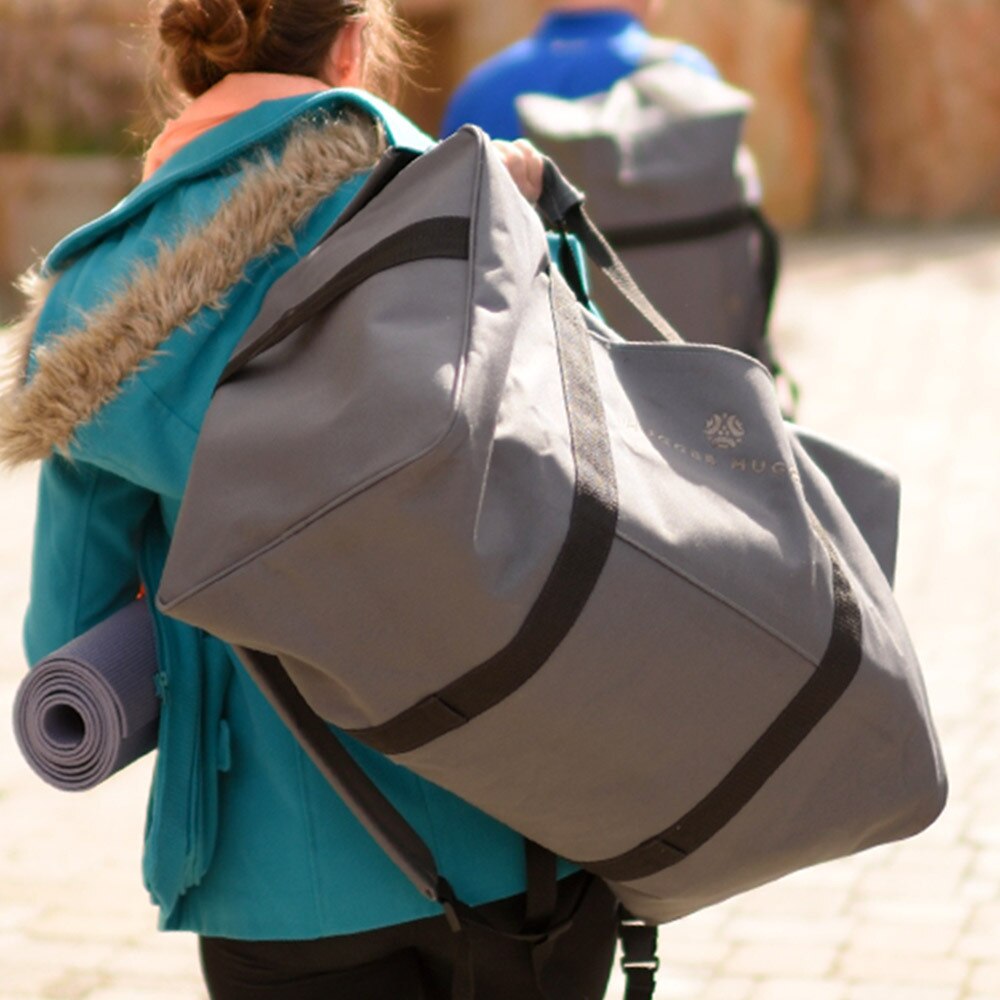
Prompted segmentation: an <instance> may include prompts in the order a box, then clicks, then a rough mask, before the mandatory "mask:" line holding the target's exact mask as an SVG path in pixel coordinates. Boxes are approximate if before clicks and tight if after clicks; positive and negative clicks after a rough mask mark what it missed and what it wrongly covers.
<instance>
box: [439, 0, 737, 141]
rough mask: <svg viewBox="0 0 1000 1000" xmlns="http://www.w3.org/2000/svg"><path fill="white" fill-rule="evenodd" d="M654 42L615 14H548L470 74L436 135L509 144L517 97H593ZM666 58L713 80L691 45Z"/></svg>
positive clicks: (516, 129)
mask: <svg viewBox="0 0 1000 1000" xmlns="http://www.w3.org/2000/svg"><path fill="white" fill-rule="evenodd" d="M653 44H654V39H653V36H652V35H650V34H649V33H648V32H647V31H646V30H645V29H644V28H643V26H642V24H641V23H640V21H639V20H638V19H637V18H635V17H633V16H632V15H631V14H628V13H624V12H622V11H615V10H595V11H561V12H553V13H549V14H547V15H546V16H545V17H544V18H542V21H541V23H540V24H539V25H538V28H537V29H536V30H535V32H534V34H532V35H530V36H529V37H527V38H524V39H521V41H519V42H515V43H514V44H513V45H511V46H509V47H508V48H506V49H504V50H503V51H502V52H498V53H497V54H496V55H495V56H493V57H492V58H491V59H488V60H486V62H484V63H482V64H480V65H479V66H477V67H476V68H475V69H474V70H473V71H472V72H471V73H470V74H469V76H468V77H467V78H466V79H465V80H464V81H463V82H462V84H461V85H460V86H459V87H458V89H457V90H456V91H455V93H454V94H453V95H452V98H451V100H450V102H449V104H448V108H447V110H446V111H445V116H444V122H443V123H442V126H441V134H442V135H451V133H452V132H454V131H455V129H457V128H460V127H461V126H462V125H464V124H467V123H471V124H473V125H478V126H479V127H480V128H481V129H483V130H484V131H485V132H487V133H489V134H490V135H491V136H493V138H494V139H516V138H517V137H518V136H519V135H521V125H520V122H519V121H518V117H517V108H516V107H515V104H514V102H515V100H516V99H517V97H518V96H520V95H521V94H527V93H538V94H552V95H553V96H556V97H565V98H575V97H585V96H586V95H588V94H597V93H600V92H601V91H604V90H607V89H608V88H609V87H611V85H612V84H614V83H615V82H616V81H617V80H619V79H621V78H622V77H623V76H625V75H626V74H628V73H631V72H632V70H634V69H636V68H637V67H638V65H639V64H640V62H642V61H643V60H644V59H646V58H647V57H648V55H649V53H650V49H651V47H652V45H653ZM659 44H663V43H662V41H660V42H659ZM669 58H670V59H671V60H673V61H674V62H678V63H683V64H684V65H686V66H689V67H691V68H692V69H695V70H697V71H698V72H699V73H704V74H706V75H708V76H712V77H716V76H718V73H717V71H716V69H715V67H714V66H713V65H712V63H711V62H710V61H709V60H708V58H707V57H706V56H705V55H703V54H702V53H701V52H699V51H698V49H696V48H693V47H692V46H690V45H682V44H679V43H676V44H673V46H672V48H671V50H670V55H669Z"/></svg>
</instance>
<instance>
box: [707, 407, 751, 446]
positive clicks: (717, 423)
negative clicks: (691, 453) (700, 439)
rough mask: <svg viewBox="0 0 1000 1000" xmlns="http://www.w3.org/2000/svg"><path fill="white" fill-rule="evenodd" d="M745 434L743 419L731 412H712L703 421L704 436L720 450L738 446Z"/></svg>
mask: <svg viewBox="0 0 1000 1000" xmlns="http://www.w3.org/2000/svg"><path fill="white" fill-rule="evenodd" d="M745 435H746V430H745V429H744V427H743V421H742V420H740V418H739V417H737V416H736V415H735V414H733V413H713V414H712V415H711V416H710V417H709V418H708V421H707V422H706V423H705V437H707V438H708V441H709V444H711V446H712V447H713V448H718V449H719V450H720V451H728V450H730V449H731V448H736V447H738V446H739V444H740V443H741V442H742V441H743V438H744V436H745Z"/></svg>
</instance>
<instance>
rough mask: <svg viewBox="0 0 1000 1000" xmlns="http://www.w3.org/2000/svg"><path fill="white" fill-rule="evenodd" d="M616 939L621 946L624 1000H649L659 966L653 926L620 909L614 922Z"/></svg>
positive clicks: (651, 997) (656, 934)
mask: <svg viewBox="0 0 1000 1000" xmlns="http://www.w3.org/2000/svg"><path fill="white" fill-rule="evenodd" d="M618 940H619V941H620V942H621V946H622V971H623V972H624V973H625V1000H653V992H654V991H655V990H656V973H657V972H658V971H659V968H660V959H659V957H658V956H657V954H656V946H657V940H658V933H657V928H656V927H655V926H653V925H652V924H647V923H644V922H643V921H642V920H637V919H636V918H635V917H633V916H632V915H631V914H630V913H629V912H628V911H627V910H624V909H623V910H622V915H621V918H620V920H619V922H618Z"/></svg>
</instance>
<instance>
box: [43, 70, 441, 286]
mask: <svg viewBox="0 0 1000 1000" xmlns="http://www.w3.org/2000/svg"><path fill="white" fill-rule="evenodd" d="M350 108H356V109H358V110H361V111H364V112H365V113H367V114H368V115H370V116H371V117H373V118H374V119H375V120H376V121H377V122H378V123H379V124H380V125H381V127H382V130H383V132H384V133H385V136H386V141H387V143H388V144H389V145H390V146H401V147H404V148H407V149H414V150H418V151H421V152H422V151H423V150H425V149H427V148H428V146H429V145H430V144H431V139H430V138H429V137H428V136H427V135H425V134H424V133H423V132H422V131H420V129H418V128H417V127H416V126H415V125H414V124H413V123H412V122H410V121H409V120H408V119H407V118H405V117H404V116H403V115H401V114H400V113H399V112H398V111H396V110H395V109H394V108H393V107H391V106H390V105H389V104H386V103H385V102H384V101H382V100H380V99H379V98H377V97H374V96H373V95H371V94H368V93H366V92H364V91H361V90H353V89H350V88H340V89H335V90H324V91H320V92H318V93H315V94H307V95H299V96H293V97H286V98H281V99H278V100H273V101H262V102H261V103H260V104H258V105H257V106H256V107H254V108H251V109H250V110H249V111H245V112H243V114H240V115H237V116H236V117H234V118H231V119H229V120H228V121H226V122H223V123H222V124H221V125H219V126H218V127H216V128H214V129H212V130H211V131H210V132H206V133H204V134H203V135H200V136H198V137H197V138H196V139H193V140H192V141H191V142H190V143H188V144H187V146H185V147H184V148H183V149H181V150H180V151H179V152H178V153H176V154H175V155H174V156H172V157H171V158H170V159H169V160H168V161H167V162H166V163H164V165H163V166H162V167H161V168H160V169H159V170H157V171H156V173H155V174H153V175H152V177H150V178H149V179H148V180H146V181H144V182H143V183H142V184H140V185H139V186H138V187H136V188H134V189H133V191H132V192H131V193H130V194H129V195H128V196H127V197H126V198H124V199H123V200H122V201H120V202H119V203H118V204H117V205H116V206H115V207H114V208H112V209H111V211H109V212H107V213H106V214H105V215H102V216H100V217H99V218H97V219H95V220H94V221H93V222H90V223H88V224H87V225H85V226H83V227H81V228H80V229H77V230H76V231H74V232H72V233H70V234H69V235H68V236H67V237H66V238H65V239H63V240H62V241H60V242H59V243H58V244H56V246H55V248H54V249H53V250H52V251H51V253H50V254H49V255H48V257H46V259H45V261H44V263H43V264H42V273H43V274H45V275H49V274H53V273H55V272H57V271H61V270H64V269H65V268H66V266H67V265H68V264H69V263H70V262H71V261H72V260H73V259H74V258H75V257H78V256H79V255H80V254H82V253H84V252H85V251H86V250H87V248H88V247H90V246H92V245H93V244H94V243H96V242H98V241H99V240H101V239H103V238H104V237H105V236H107V235H108V233H110V232H111V231H112V230H114V229H116V228H118V227H119V226H123V225H126V224H127V223H128V222H129V221H130V220H131V219H133V218H135V217H136V216H137V215H139V214H141V213H142V212H143V211H145V210H146V209H148V208H149V207H150V206H151V205H152V204H154V203H155V202H156V201H157V200H158V199H159V198H161V197H163V195H164V194H166V193H167V192H168V191H170V190H171V189H172V188H176V187H178V186H180V185H182V184H185V183H187V182H189V181H191V180H195V179H197V178H198V177H202V176H207V175H210V174H213V173H215V172H217V171H218V170H220V169H221V168H222V167H224V166H225V165H226V164H228V163H231V162H233V161H235V160H238V159H239V158H240V157H241V156H245V155H248V154H249V153H250V152H251V151H252V150H254V149H255V148H258V147H260V146H262V145H263V146H267V145H273V144H275V143H278V142H279V141H280V140H281V139H282V138H283V137H284V136H285V135H286V134H287V133H288V130H289V129H290V128H291V127H292V126H293V125H294V124H295V123H296V122H299V121H301V120H303V119H309V118H310V117H312V118H314V119H316V120H321V119H326V118H328V117H329V116H330V115H331V114H334V113H336V112H338V111H342V110H347V109H350Z"/></svg>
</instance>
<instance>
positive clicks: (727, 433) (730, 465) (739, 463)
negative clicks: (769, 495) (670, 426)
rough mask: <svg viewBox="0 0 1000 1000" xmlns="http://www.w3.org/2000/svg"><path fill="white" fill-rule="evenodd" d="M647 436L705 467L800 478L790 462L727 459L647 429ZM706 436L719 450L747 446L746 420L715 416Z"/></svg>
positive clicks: (707, 426)
mask: <svg viewBox="0 0 1000 1000" xmlns="http://www.w3.org/2000/svg"><path fill="white" fill-rule="evenodd" d="M646 434H647V436H648V437H649V439H650V440H651V441H653V442H656V443H658V444H660V445H665V446H666V447H667V448H670V449H671V450H672V451H673V452H674V453H675V454H677V455H683V456H685V457H686V458H689V459H691V460H693V461H695V462H698V463H699V464H701V465H706V466H711V467H713V468H717V469H728V470H729V471H731V472H746V473H750V474H753V475H758V476H763V475H771V476H787V477H788V478H789V479H791V480H792V481H793V482H797V481H798V478H799V473H798V469H796V468H795V467H794V466H789V465H788V463H787V462H783V461H780V460H778V461H773V460H769V459H766V458H753V457H747V456H744V455H732V456H731V457H730V458H728V460H727V459H724V458H723V457H722V456H721V455H717V454H716V453H715V452H712V451H705V450H703V449H701V448H693V447H690V446H689V445H686V444H684V443H683V442H681V441H675V440H674V439H673V438H670V437H668V436H667V435H666V434H663V433H661V432H660V431H655V430H647V431H646ZM705 437H706V438H707V439H708V441H709V443H710V444H711V445H712V447H713V448H714V449H716V451H721V452H726V451H734V450H735V449H737V448H739V446H740V445H741V444H742V443H743V439H744V438H745V437H746V428H745V427H744V426H743V421H742V420H740V418H739V417H738V416H736V415H735V414H732V413H713V414H712V415H711V416H710V417H709V418H708V420H707V421H706V422H705Z"/></svg>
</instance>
